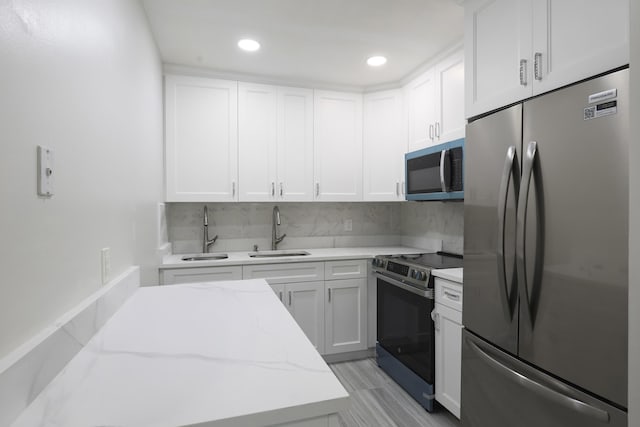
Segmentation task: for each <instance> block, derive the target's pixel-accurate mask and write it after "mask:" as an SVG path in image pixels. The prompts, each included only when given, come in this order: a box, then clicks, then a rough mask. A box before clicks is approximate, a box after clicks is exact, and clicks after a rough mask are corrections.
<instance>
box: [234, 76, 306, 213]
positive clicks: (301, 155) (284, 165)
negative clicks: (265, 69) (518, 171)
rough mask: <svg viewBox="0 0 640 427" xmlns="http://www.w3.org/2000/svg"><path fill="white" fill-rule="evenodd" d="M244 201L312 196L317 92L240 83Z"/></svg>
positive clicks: (240, 129) (242, 192) (241, 166)
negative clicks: (314, 113)
mask: <svg viewBox="0 0 640 427" xmlns="http://www.w3.org/2000/svg"><path fill="white" fill-rule="evenodd" d="M238 96H239V100H238V112H239V113H238V115H239V124H238V127H239V140H240V141H239V153H240V161H239V164H240V178H239V194H240V200H241V201H251V202H262V201H277V200H282V201H304V200H312V198H313V91H312V90H309V89H297V88H286V87H275V86H269V85H259V84H250V83H240V84H239V86H238Z"/></svg>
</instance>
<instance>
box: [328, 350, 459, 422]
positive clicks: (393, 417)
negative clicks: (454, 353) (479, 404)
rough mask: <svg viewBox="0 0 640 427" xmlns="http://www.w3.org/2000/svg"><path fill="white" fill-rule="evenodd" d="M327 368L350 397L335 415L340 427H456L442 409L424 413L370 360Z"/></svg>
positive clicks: (336, 364)
mask: <svg viewBox="0 0 640 427" xmlns="http://www.w3.org/2000/svg"><path fill="white" fill-rule="evenodd" d="M330 367H331V369H332V370H333V372H334V373H335V375H336V377H338V379H339V380H340V382H341V383H342V385H343V386H344V387H345V388H346V389H347V391H348V392H349V394H350V395H351V399H350V400H351V405H350V407H349V408H348V409H347V410H345V411H342V412H340V413H339V414H338V418H339V421H340V425H341V426H342V427H460V422H459V421H458V420H457V419H456V418H455V417H454V416H453V415H451V414H450V413H449V412H448V411H447V410H446V409H444V408H442V407H438V408H437V409H436V412H433V413H429V412H427V411H426V410H425V409H424V408H423V407H422V406H420V404H418V402H416V401H415V400H414V399H413V398H412V397H411V396H409V395H408V394H407V393H406V392H405V391H404V390H403V389H402V387H400V386H399V385H398V384H396V383H395V382H394V381H393V380H392V379H391V378H390V377H389V376H388V375H387V374H386V373H385V372H384V371H382V370H381V369H380V368H379V367H378V365H377V363H376V361H375V359H373V358H369V359H363V360H356V361H351V362H341V363H334V364H331V365H330Z"/></svg>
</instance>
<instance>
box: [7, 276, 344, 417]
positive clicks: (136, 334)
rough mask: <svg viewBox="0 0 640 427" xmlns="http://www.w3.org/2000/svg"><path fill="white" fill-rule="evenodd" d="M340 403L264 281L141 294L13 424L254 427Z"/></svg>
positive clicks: (324, 411)
mask: <svg viewBox="0 0 640 427" xmlns="http://www.w3.org/2000/svg"><path fill="white" fill-rule="evenodd" d="M348 398H349V397H348V393H347V392H346V391H345V389H344V388H343V387H342V385H341V384H340V382H339V381H338V380H337V378H336V377H335V375H334V374H333V372H332V371H331V369H330V368H329V367H328V366H327V364H326V363H325V362H324V360H323V359H322V357H321V356H320V355H319V354H318V352H317V351H316V350H315V349H314V347H313V346H312V345H311V343H310V342H309V340H308V339H307V338H306V336H305V335H304V333H303V332H302V330H301V329H300V328H299V327H298V325H297V324H296V323H295V321H294V319H293V318H292V317H291V315H290V314H289V313H288V312H287V310H286V308H285V307H284V306H283V305H282V304H281V303H280V301H279V300H278V298H277V297H276V296H275V294H274V293H273V291H272V290H271V288H270V287H269V285H267V283H266V282H265V281H264V280H262V279H259V280H244V281H227V282H216V283H194V284H183V285H176V286H164V287H148V288H140V289H139V290H138V291H136V293H135V294H134V295H133V296H132V297H130V298H129V300H128V301H127V302H125V304H124V305H123V306H122V307H121V308H120V310H119V311H118V312H117V313H116V314H115V315H114V316H113V317H112V318H111V319H110V320H109V321H108V322H107V323H106V324H105V326H104V327H103V328H102V329H101V330H100V331H99V332H98V333H97V334H96V335H95V336H94V337H93V338H92V339H91V340H90V341H89V343H88V344H87V345H86V346H85V347H84V348H83V349H82V350H81V351H80V353H78V354H77V355H76V357H75V358H73V359H72V360H71V362H69V364H68V365H67V366H66V367H65V368H64V369H63V370H62V372H61V373H60V374H59V375H58V376H57V377H56V378H55V379H54V380H53V381H52V382H51V383H50V384H49V385H48V386H47V387H46V388H45V389H44V390H43V391H42V393H40V395H39V396H38V397H37V398H36V399H35V400H34V401H33V403H32V404H31V405H30V406H29V407H28V408H27V409H26V410H25V411H24V412H23V413H22V414H21V415H20V417H19V418H18V419H17V420H16V421H15V423H14V424H13V426H14V427H24V426H65V427H75V426H78V427H80V426H82V427H87V426H106V425H111V426H116V425H117V426H154V427H161V426H185V425H192V424H197V425H201V426H259V425H271V424H281V423H287V422H291V421H294V420H301V419H309V418H314V417H324V416H327V415H329V414H332V413H336V412H338V411H339V410H341V409H343V408H344V407H346V405H347V404H348Z"/></svg>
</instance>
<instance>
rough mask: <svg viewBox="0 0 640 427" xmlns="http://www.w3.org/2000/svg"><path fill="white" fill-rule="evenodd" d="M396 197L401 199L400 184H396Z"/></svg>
mask: <svg viewBox="0 0 640 427" xmlns="http://www.w3.org/2000/svg"><path fill="white" fill-rule="evenodd" d="M396 196H398V197H400V183H399V182H396Z"/></svg>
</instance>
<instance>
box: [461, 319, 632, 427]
mask: <svg viewBox="0 0 640 427" xmlns="http://www.w3.org/2000/svg"><path fill="white" fill-rule="evenodd" d="M460 408H461V416H460V419H461V421H462V425H463V426H464V427H515V426H517V427H541V426H544V427H574V426H576V427H578V426H579V427H603V426H607V427H626V426H627V414H626V412H624V411H621V410H620V409H617V408H615V407H612V406H610V405H607V404H606V403H604V402H602V401H599V400H597V399H595V398H593V397H591V396H589V395H587V394H585V393H583V392H581V391H579V390H577V389H575V388H573V387H571V386H569V385H567V384H564V383H562V382H560V381H558V380H556V379H554V378H552V377H550V376H549V375H546V374H544V373H543V372H541V371H538V370H536V369H534V368H532V367H531V366H529V365H526V364H524V363H522V362H520V361H519V360H517V359H516V358H514V357H512V356H510V355H508V354H506V353H504V352H502V351H500V350H499V349H497V348H495V347H494V346H492V345H490V344H487V343H486V342H485V341H483V340H481V339H479V338H477V337H476V336H474V335H473V334H471V333H470V332H468V331H466V330H465V331H463V339H462V396H461V404H460Z"/></svg>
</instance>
